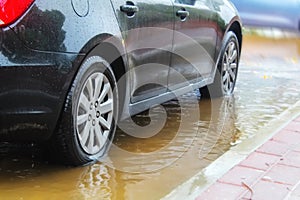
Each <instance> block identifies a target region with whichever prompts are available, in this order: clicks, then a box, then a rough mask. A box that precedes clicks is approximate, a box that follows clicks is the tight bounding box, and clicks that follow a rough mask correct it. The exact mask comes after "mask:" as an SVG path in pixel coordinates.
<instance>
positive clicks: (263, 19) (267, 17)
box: [231, 0, 300, 31]
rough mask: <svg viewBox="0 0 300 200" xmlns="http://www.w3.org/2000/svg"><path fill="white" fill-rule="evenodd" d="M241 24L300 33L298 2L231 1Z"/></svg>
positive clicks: (275, 0) (269, 0)
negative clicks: (238, 14) (237, 12)
mask: <svg viewBox="0 0 300 200" xmlns="http://www.w3.org/2000/svg"><path fill="white" fill-rule="evenodd" d="M231 1H232V3H233V4H234V5H235V7H236V8H237V10H238V11H239V13H240V16H241V19H242V21H243V24H244V25H246V26H254V27H271V28H280V29H288V30H293V31H300V0H285V1H278V0H231Z"/></svg>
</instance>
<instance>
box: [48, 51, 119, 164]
mask: <svg viewBox="0 0 300 200" xmlns="http://www.w3.org/2000/svg"><path fill="white" fill-rule="evenodd" d="M117 102H118V92H117V84H116V79H115V77H114V75H113V72H112V69H111V67H110V65H109V63H107V62H106V61H105V60H104V59H103V58H101V57H99V56H92V57H89V58H87V59H86V60H85V61H84V62H83V64H82V66H81V67H80V70H79V72H78V73H77V75H76V78H75V79H74V82H73V84H72V87H71V89H70V91H69V94H68V96H67V99H66V103H65V108H64V110H63V113H62V116H61V121H60V124H59V126H58V131H57V133H56V134H54V135H53V137H52V138H51V146H52V149H54V153H55V159H60V160H61V161H62V162H64V163H65V164H70V165H82V164H86V163H89V162H93V161H96V160H97V159H98V158H100V157H101V156H103V155H104V154H105V153H106V151H107V149H108V148H109V146H110V144H111V141H112V139H113V136H114V133H115V130H116V121H115V116H117V114H118V103H117Z"/></svg>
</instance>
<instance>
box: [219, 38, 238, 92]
mask: <svg viewBox="0 0 300 200" xmlns="http://www.w3.org/2000/svg"><path fill="white" fill-rule="evenodd" d="M237 62H238V49H237V46H236V43H235V42H233V41H230V42H229V44H228V45H227V47H226V50H225V53H224V57H223V66H222V67H223V70H222V83H223V91H224V92H225V94H230V93H231V92H232V91H233V88H234V85H235V81H236V75H237Z"/></svg>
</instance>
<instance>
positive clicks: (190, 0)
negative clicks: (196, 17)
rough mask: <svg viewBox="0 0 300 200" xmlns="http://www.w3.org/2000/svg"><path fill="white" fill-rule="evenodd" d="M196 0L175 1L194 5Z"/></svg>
mask: <svg viewBox="0 0 300 200" xmlns="http://www.w3.org/2000/svg"><path fill="white" fill-rule="evenodd" d="M195 2H196V0H175V3H179V4H187V5H195Z"/></svg>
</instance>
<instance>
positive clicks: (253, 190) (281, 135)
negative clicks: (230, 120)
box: [197, 117, 300, 200]
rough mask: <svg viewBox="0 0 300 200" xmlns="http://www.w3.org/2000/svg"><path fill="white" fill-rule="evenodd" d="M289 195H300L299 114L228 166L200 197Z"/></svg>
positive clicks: (269, 196) (278, 197)
mask: <svg viewBox="0 0 300 200" xmlns="http://www.w3.org/2000/svg"><path fill="white" fill-rule="evenodd" d="M287 197H288V198H289V199H298V198H299V197H300V117H298V118H296V119H295V120H293V121H292V122H290V123H289V124H288V125H287V126H286V127H284V128H283V129H282V130H281V131H279V132H278V133H277V134H275V135H274V137H273V138H271V139H270V140H269V141H267V142H266V143H265V144H263V145H262V146H261V147H259V148H258V149H257V150H255V151H254V152H253V153H251V154H250V155H249V156H248V157H247V158H246V159H245V160H243V161H242V162H240V163H239V164H238V165H236V166H234V167H233V168H232V169H231V170H229V171H228V172H227V173H226V174H225V175H224V176H223V177H221V178H220V179H219V180H218V181H216V182H215V183H214V184H213V185H212V186H210V187H209V188H208V189H206V190H205V191H204V192H203V193H201V194H200V195H199V196H198V197H197V200H203V199H229V200H231V199H244V200H246V199H248V200H249V199H253V200H259V199H262V200H265V199H272V200H277V199H278V200H279V199H285V198H287ZM299 199H300V198H299Z"/></svg>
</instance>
